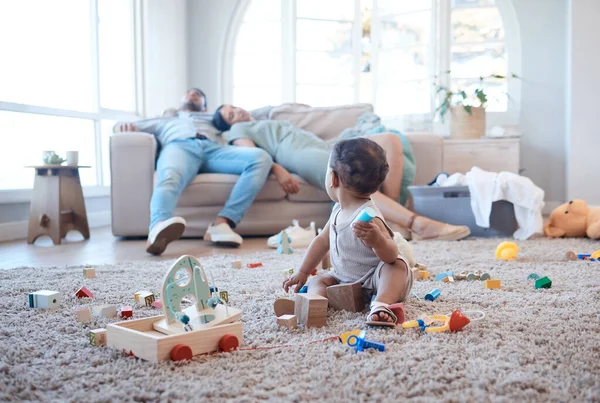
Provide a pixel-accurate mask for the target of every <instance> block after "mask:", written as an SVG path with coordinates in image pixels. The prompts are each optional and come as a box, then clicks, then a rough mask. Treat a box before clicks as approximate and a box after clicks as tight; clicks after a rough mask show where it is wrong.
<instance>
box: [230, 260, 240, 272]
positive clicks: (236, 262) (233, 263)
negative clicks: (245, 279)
mask: <svg viewBox="0 0 600 403" xmlns="http://www.w3.org/2000/svg"><path fill="white" fill-rule="evenodd" d="M231 267H232V268H234V269H238V270H239V269H241V268H242V261H241V260H232V261H231Z"/></svg>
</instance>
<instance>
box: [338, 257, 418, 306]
mask: <svg viewBox="0 0 600 403" xmlns="http://www.w3.org/2000/svg"><path fill="white" fill-rule="evenodd" d="M398 260H402V261H403V262H404V264H405V265H406V270H407V273H406V284H405V286H404V290H403V292H402V295H401V296H400V298H399V300H398V301H397V302H403V301H404V300H405V299H406V298H408V296H409V295H410V291H411V290H412V287H413V272H412V270H411V269H410V266H409V265H408V261H407V260H406V259H405V258H404V257H402V256H398ZM384 264H385V262H379V264H378V265H377V267H376V268H375V270H374V271H373V272H372V274H371V275H370V276H367V277H364V278H362V279H360V280H359V281H360V282H361V283H362V289H363V297H364V298H365V299H366V300H367V301H370V300H371V298H372V297H373V295H375V294H376V293H377V289H378V288H379V285H380V284H381V279H380V276H381V268H382V267H383V265H384ZM330 274H331V275H332V276H333V277H334V278H335V279H336V280H337V281H338V282H340V280H339V279H338V278H337V277H336V275H335V270H334V271H332V272H331V273H330ZM340 283H341V282H340Z"/></svg>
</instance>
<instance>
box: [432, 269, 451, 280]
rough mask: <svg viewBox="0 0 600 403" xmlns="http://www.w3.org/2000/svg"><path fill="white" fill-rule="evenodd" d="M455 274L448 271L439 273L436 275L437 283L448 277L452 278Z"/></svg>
mask: <svg viewBox="0 0 600 403" xmlns="http://www.w3.org/2000/svg"><path fill="white" fill-rule="evenodd" d="M452 275H453V273H452V272H451V271H446V272H443V273H438V274H436V275H435V281H443V280H444V279H445V278H446V277H448V276H452Z"/></svg>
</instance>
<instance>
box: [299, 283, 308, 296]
mask: <svg viewBox="0 0 600 403" xmlns="http://www.w3.org/2000/svg"><path fill="white" fill-rule="evenodd" d="M307 292H308V285H303V286H302V288H301V289H300V291H298V294H306V293H307Z"/></svg>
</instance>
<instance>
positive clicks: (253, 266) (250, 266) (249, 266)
mask: <svg viewBox="0 0 600 403" xmlns="http://www.w3.org/2000/svg"><path fill="white" fill-rule="evenodd" d="M262 265H263V264H262V263H261V262H256V263H248V264H247V265H246V266H247V267H248V268H250V269H256V268H257V267H262Z"/></svg>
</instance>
